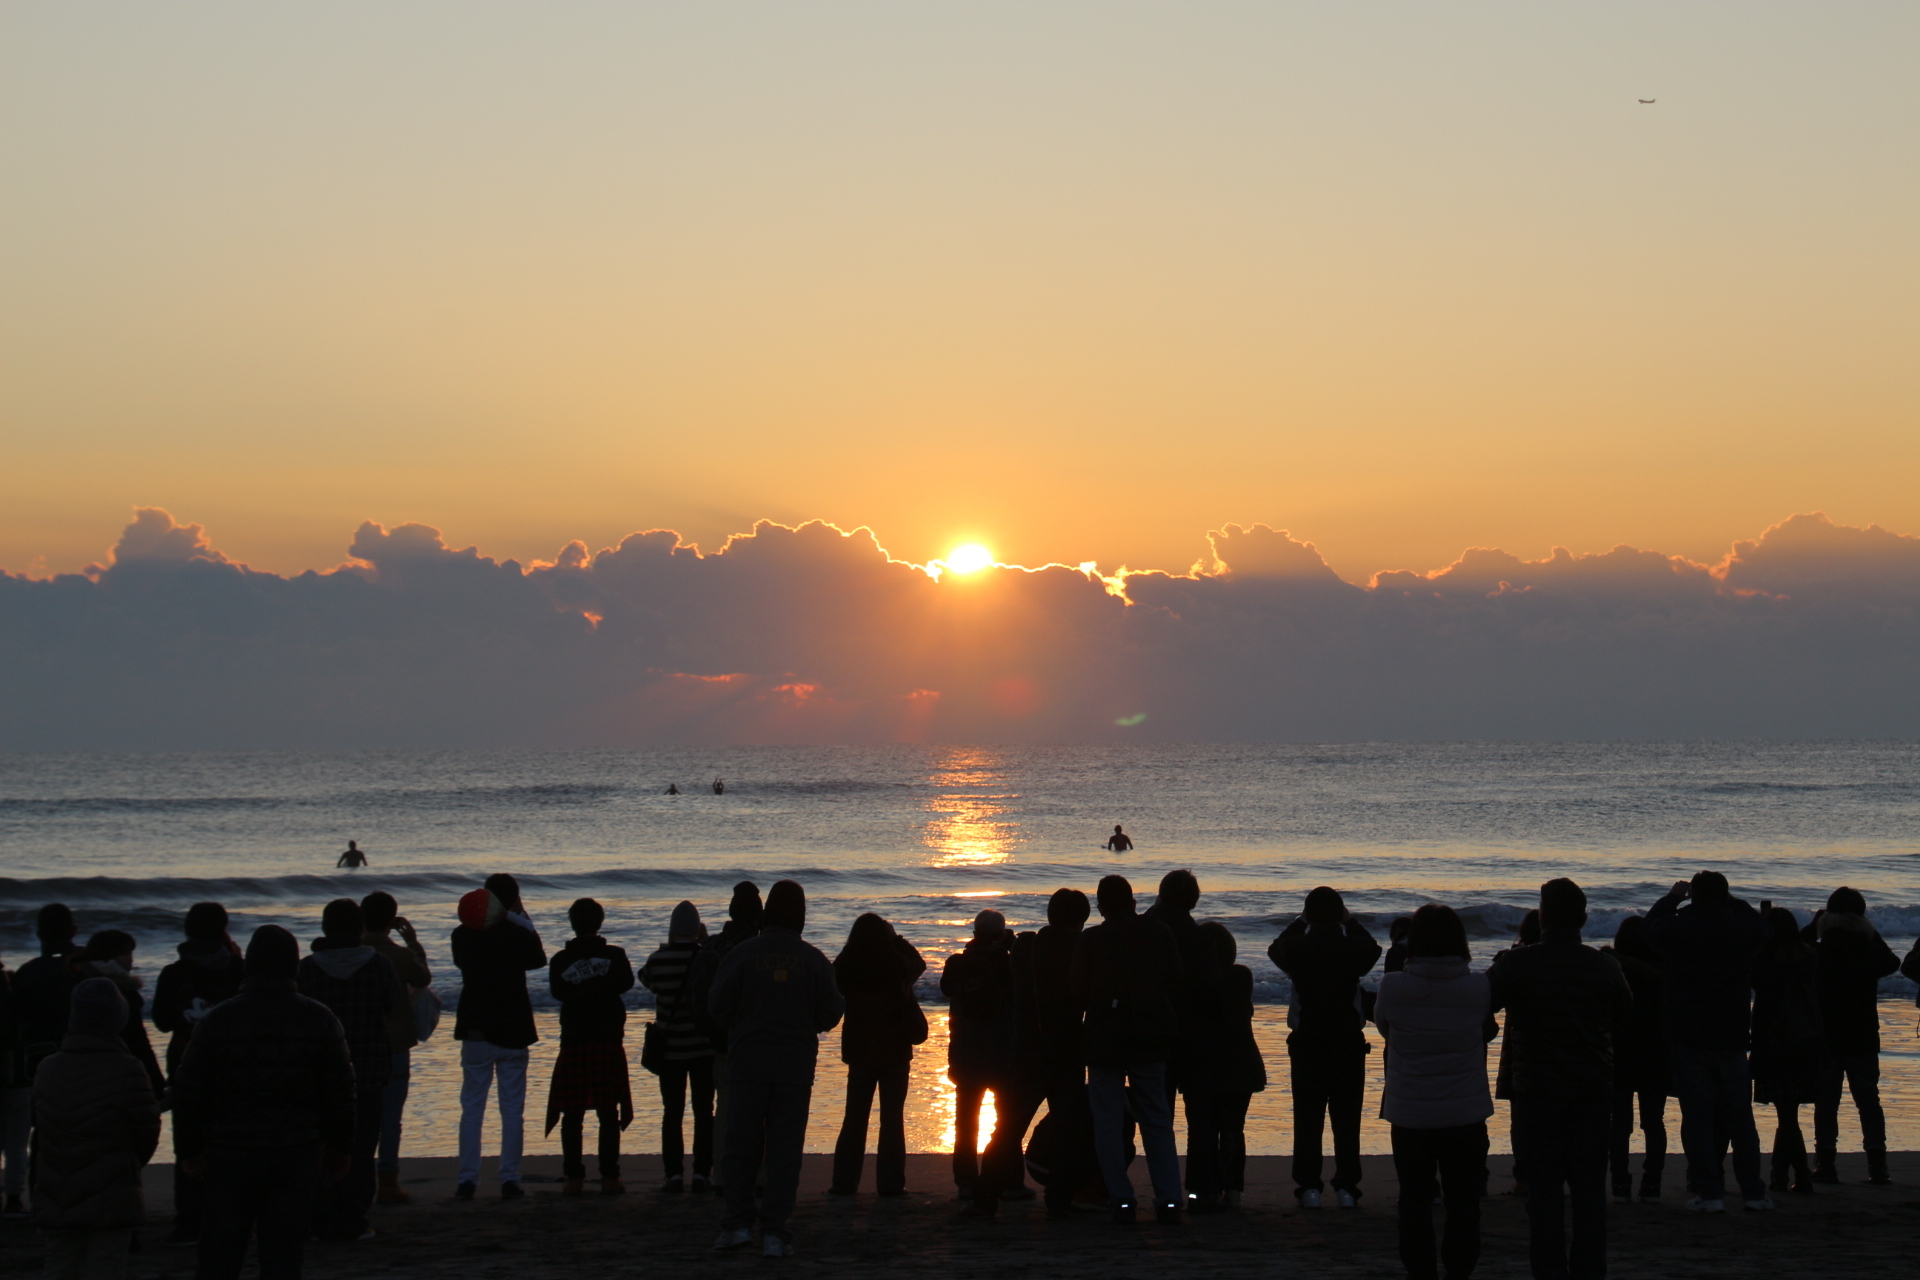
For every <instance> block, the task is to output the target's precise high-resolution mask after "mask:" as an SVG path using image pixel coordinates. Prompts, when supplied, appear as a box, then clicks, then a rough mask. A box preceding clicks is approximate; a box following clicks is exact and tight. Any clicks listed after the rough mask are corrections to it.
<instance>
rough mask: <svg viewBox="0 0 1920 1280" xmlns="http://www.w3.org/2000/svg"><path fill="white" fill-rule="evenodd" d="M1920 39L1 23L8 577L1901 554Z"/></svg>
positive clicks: (1118, 24) (126, 16)
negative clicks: (152, 512)
mask: <svg viewBox="0 0 1920 1280" xmlns="http://www.w3.org/2000/svg"><path fill="white" fill-rule="evenodd" d="M1917 37H1920V9H1916V8H1915V7H1914V6H1912V5H1910V4H1904V3H1901V4H1895V3H1884V4H1882V3H1834V4H1818V5H1815V4H1782V3H1770V2H1763V0H1743V2H1742V3H1737V4H1735V3H1724V4H1713V3H1685V4H1674V3H1665V2H1663V3H1658V4H1651V3H1614V4H1608V5H1539V4H1482V3H1450V4H1446V5H1433V4H1426V3H1374V4H1366V5H1355V4H1351V3H1338V4H1335V3H1326V4H1276V3H1249V4H1219V3H1204V2H1197V3H1183V4H1178V5H1174V4H1131V3H1120V2H1115V0H1110V2H1104V3H1098V4H1057V3H1034V2H1032V0H1022V2H1021V3H1018V4H996V3H975V4H968V5H951V6H947V5H931V4H899V3H885V4H848V3H804V4H795V3H777V4H775V3H765V4H754V3H722V4H710V5H658V4H637V3H617V4H616V3H604V4H603V3H572V4H568V3H553V4H542V5H538V6H531V5H522V4H503V3H484V2H481V0H461V2H460V3H442V4H436V3H409V4H399V5H395V4H388V3H381V4H368V3H337V4H330V5H326V6H292V5H284V6H263V5H254V4H244V5H243V4H208V3H190V2H184V0H183V2H180V3H172V4H168V5H165V6H160V5H151V6H90V5H72V4H63V3H30V2H15V3H10V4H8V5H7V6H6V7H5V8H4V9H0V568H5V569H7V570H10V571H13V572H14V573H16V574H26V575H31V576H34V577H44V576H46V575H49V574H57V573H72V572H74V571H77V570H79V569H81V568H82V567H83V566H85V565H87V564H90V563H106V562H107V561H108V549H109V547H111V546H112V545H113V544H114V542H115V540H116V538H115V532H114V531H115V530H117V529H119V528H120V527H121V526H123V525H125V524H126V523H127V521H128V520H129V519H130V518H131V513H132V510H133V509H134V508H136V507H152V508H163V509H165V510H166V511H167V512H169V513H171V514H170V515H169V516H168V520H169V521H170V522H172V521H177V522H179V523H180V524H181V525H183V526H184V525H185V524H188V523H197V524H201V525H204V526H205V528H206V530H207V531H208V532H207V536H208V537H209V538H210V539H211V540H212V543H213V545H217V547H218V549H219V551H220V553H221V554H222V555H223V556H224V557H226V558H227V559H229V560H231V561H233V562H236V563H244V564H246V565H248V566H251V567H252V569H254V570H257V571H260V572H262V573H271V574H279V575H292V574H297V573H299V572H300V571H303V570H307V569H328V568H331V567H333V566H336V565H339V564H340V563H341V562H342V561H343V560H344V559H346V557H347V552H348V548H349V545H350V544H351V543H352V541H353V538H352V536H350V531H352V530H354V529H356V528H359V527H361V526H362V524H363V522H365V521H375V522H377V523H378V524H379V525H380V526H381V527H383V528H385V529H389V530H391V529H397V528H399V527H401V526H404V525H408V524H410V523H417V524H421V525H424V526H430V527H432V528H433V529H435V530H439V531H442V533H441V535H439V536H443V537H444V539H445V542H446V544H447V545H449V546H451V547H454V548H464V547H468V546H474V547H477V548H478V549H479V556H480V557H481V558H491V559H493V560H497V561H504V560H506V559H508V558H513V559H515V560H517V561H518V562H519V563H520V564H521V565H527V564H531V563H532V562H533V561H535V560H536V559H539V560H552V559H553V558H554V557H555V555H556V554H557V551H558V549H559V548H561V547H563V546H565V545H567V544H568V543H569V542H571V541H572V540H574V539H579V540H582V541H583V542H584V544H585V545H586V547H587V548H588V549H589V550H590V551H598V550H599V549H600V548H602V547H614V546H617V545H619V543H620V541H621V539H622V538H624V537H625V536H626V535H628V534H630V533H633V532H635V531H641V530H647V529H672V530H675V531H677V533H678V536H679V538H680V539H682V540H684V541H685V542H686V543H689V544H693V543H697V544H698V545H699V546H700V547H701V548H702V549H703V550H704V551H705V552H707V553H708V554H709V555H711V553H712V552H714V551H715V550H717V549H718V548H719V547H720V546H721V545H723V544H724V543H725V540H726V539H727V538H728V536H729V535H733V534H736V533H746V532H748V531H750V530H752V529H753V528H754V526H755V522H756V521H760V520H772V521H777V522H779V523H780V524H781V525H784V526H791V527H797V526H800V525H802V524H804V523H805V522H807V521H812V520H824V521H830V522H832V524H833V525H835V526H837V527H838V528H839V529H843V530H852V529H856V528H860V527H862V526H864V527H867V528H869V529H871V530H872V531H873V534H874V537H875V538H877V540H878V543H879V545H880V546H881V547H883V548H884V549H885V551H886V552H888V553H890V554H891V556H892V557H894V558H896V559H899V560H909V561H914V562H920V563H924V562H926V561H928V560H930V559H932V558H934V557H937V556H940V555H942V554H944V553H945V552H946V551H947V550H948V549H949V548H950V547H952V546H954V545H955V544H957V543H960V542H966V541H979V542H982V543H984V544H986V545H988V546H989V547H991V548H992V549H993V551H994V553H995V554H996V556H997V557H998V558H999V559H1000V560H1001V561H1003V562H1006V563H1014V564H1023V565H1036V566H1037V565H1044V564H1048V563H1051V562H1062V563H1065V564H1069V565H1073V564H1079V563H1081V562H1084V561H1094V562H1097V563H1098V564H1100V565H1101V566H1102V567H1103V569H1104V570H1105V571H1107V572H1109V573H1111V572H1113V571H1114V570H1115V569H1117V568H1118V567H1119V566H1122V565H1126V566H1131V567H1132V568H1135V569H1151V570H1164V571H1167V572H1168V573H1171V574H1176V575H1177V574H1181V573H1184V572H1185V571H1186V570H1187V569H1188V568H1189V566H1192V565H1193V564H1195V563H1196V562H1197V561H1206V560H1208V559H1209V558H1210V557H1211V555H1212V551H1211V549H1210V544H1209V542H1208V540H1207V536H1206V535H1207V533H1208V532H1209V531H1220V530H1224V529H1225V528H1226V526H1227V525H1228V524H1238V525H1241V526H1243V527H1251V526H1253V525H1255V524H1264V525H1269V526H1271V527H1272V528H1274V529H1276V530H1277V529H1286V530H1288V531H1290V533H1291V535H1292V537H1293V538H1295V539H1298V540H1300V541H1302V542H1311V543H1312V544H1313V546H1314V547H1315V548H1316V555H1318V556H1320V557H1323V558H1324V561H1325V563H1326V565H1328V566H1330V568H1331V571H1332V572H1333V573H1334V574H1336V575H1338V577H1339V578H1340V579H1344V580H1345V581H1346V582H1347V583H1350V584H1354V585H1355V586H1356V588H1364V587H1365V586H1366V584H1367V583H1369V582H1370V581H1371V580H1372V578H1373V575H1374V574H1376V573H1381V572H1383V571H1396V570H1399V571H1415V572H1422V573H1425V572H1430V571H1437V570H1444V569H1445V568H1446V566H1448V565H1450V564H1453V563H1454V562H1455V561H1456V560H1457V559H1459V557H1460V556H1461V553H1462V551H1463V549H1466V548H1472V547H1479V548H1499V549H1501V550H1502V551H1503V552H1505V553H1507V554H1509V555H1511V556H1516V557H1520V558H1521V559H1522V560H1526V561H1545V560H1546V558H1547V557H1549V556H1550V555H1551V554H1552V549H1553V548H1554V547H1556V546H1564V547H1566V548H1569V549H1570V551H1571V552H1572V553H1573V554H1574V555H1576V556H1578V555H1585V554H1590V553H1604V552H1607V551H1608V550H1609V549H1611V548H1613V547H1614V546H1616V545H1617V544H1623V543H1624V544H1630V545H1632V546H1635V547H1641V548H1658V549H1659V551H1660V552H1661V553H1662V554H1663V555H1668V556H1680V557H1684V558H1687V559H1689V560H1690V561H1693V562H1697V563H1699V564H1701V565H1714V564H1719V563H1721V562H1722V561H1723V559H1724V558H1725V557H1726V556H1727V555H1728V549H1729V547H1730V546H1731V545H1732V544H1733V542H1734V541H1735V540H1736V539H1753V538H1756V537H1758V536H1759V535H1760V534H1761V531H1763V530H1766V529H1768V528H1769V527H1770V526H1773V525H1775V524H1777V523H1778V522H1781V521H1783V520H1786V519H1788V517H1791V516H1794V515H1796V514H1805V513H1811V512H1815V511H1823V512H1826V513H1827V514H1828V516H1829V517H1830V518H1831V520H1832V521H1833V522H1834V523H1835V526H1836V527H1848V528H1858V529H1865V528H1867V527H1868V526H1870V525H1874V524H1878V525H1881V526H1884V527H1885V528H1886V529H1888V530H1891V531H1894V532H1895V533H1915V532H1920V483H1916V482H1917V481H1920V430H1916V425H1920V423H1917V421H1916V418H1917V415H1916V409H1920V387H1917V385H1916V370H1915V362H1914V356H1913V353H1914V351H1915V350H1920V323H1916V307H1915V302H1914V299H1915V298H1916V297H1920V289H1917V288H1916V286H1920V271H1917V270H1916V264H1917V261H1920V240H1916V238H1915V237H1914V235H1913V228H1914V227H1915V226H1916V225H1920V177H1917V176H1916V165H1915V162H1914V157H1915V155H1916V154H1920V146H1916V144H1917V143H1920V77H1916V76H1914V75H1913V74H1912V68H1913V66H1914V62H1915V56H1916V53H1920V39H1917ZM1640 98H1653V99H1657V101H1656V102H1654V103H1653V104H1652V105H1642V104H1640V103H1639V102H1637V101H1636V99H1640ZM948 585H952V584H951V583H950V584H948ZM1103 598H1106V599H1114V598H1115V597H1111V596H1107V597H1103Z"/></svg>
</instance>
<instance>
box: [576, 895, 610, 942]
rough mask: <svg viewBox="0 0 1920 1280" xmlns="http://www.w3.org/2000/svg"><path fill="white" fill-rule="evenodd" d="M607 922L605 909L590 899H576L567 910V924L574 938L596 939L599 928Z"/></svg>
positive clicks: (598, 934)
mask: <svg viewBox="0 0 1920 1280" xmlns="http://www.w3.org/2000/svg"><path fill="white" fill-rule="evenodd" d="M606 922H607V912H606V908H604V907H602V906H601V905H600V904H599V903H598V902H595V901H594V900H593V899H592V898H576V899H574V902H573V905H572V906H570V907H568V908H567V923H568V924H570V925H572V926H573V936H574V937H576V938H597V937H599V936H600V926H601V925H603V924H605V923H606Z"/></svg>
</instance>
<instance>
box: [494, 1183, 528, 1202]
mask: <svg viewBox="0 0 1920 1280" xmlns="http://www.w3.org/2000/svg"><path fill="white" fill-rule="evenodd" d="M500 1198H501V1199H502V1200H525V1199H526V1198H527V1193H526V1192H524V1191H522V1190H521V1189H520V1184H519V1183H517V1182H503V1183H501V1184H500Z"/></svg>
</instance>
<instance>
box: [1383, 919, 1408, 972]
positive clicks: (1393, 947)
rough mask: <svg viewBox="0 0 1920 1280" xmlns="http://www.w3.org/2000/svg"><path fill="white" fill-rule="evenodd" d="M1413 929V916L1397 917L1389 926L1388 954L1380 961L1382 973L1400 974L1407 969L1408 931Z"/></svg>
mask: <svg viewBox="0 0 1920 1280" xmlns="http://www.w3.org/2000/svg"><path fill="white" fill-rule="evenodd" d="M1412 927H1413V917H1412V916H1396V917H1394V921H1393V923H1392V924H1390V925H1388V926H1387V954H1386V956H1385V958H1383V959H1382V960H1381V961H1380V972H1381V973H1398V972H1400V970H1401V969H1403V968H1405V967H1406V963H1407V930H1409V929H1411V928H1412Z"/></svg>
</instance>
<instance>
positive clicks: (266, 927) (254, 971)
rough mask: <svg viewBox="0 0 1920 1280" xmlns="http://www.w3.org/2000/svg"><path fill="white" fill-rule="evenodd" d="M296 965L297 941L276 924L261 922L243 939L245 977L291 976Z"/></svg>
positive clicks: (296, 968) (296, 969) (282, 977)
mask: <svg viewBox="0 0 1920 1280" xmlns="http://www.w3.org/2000/svg"><path fill="white" fill-rule="evenodd" d="M299 968H300V944H299V943H298V942H296V941H294V938H293V935H292V934H290V933H288V932H287V931H286V930H285V929H282V928H281V927H280V926H279V925H277V924H263V925H261V926H260V927H259V928H258V929H255V930H254V931H253V937H251V938H249V939H248V940H247V960H246V967H245V970H244V972H245V973H246V975H247V977H248V978H277V979H288V980H291V979H292V977H293V975H294V973H295V972H296V971H298V970H299Z"/></svg>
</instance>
